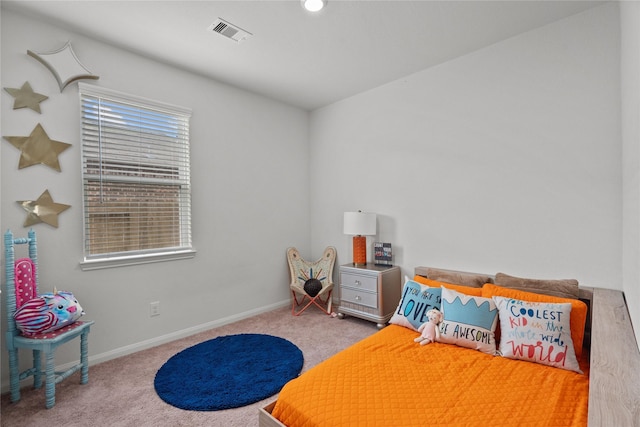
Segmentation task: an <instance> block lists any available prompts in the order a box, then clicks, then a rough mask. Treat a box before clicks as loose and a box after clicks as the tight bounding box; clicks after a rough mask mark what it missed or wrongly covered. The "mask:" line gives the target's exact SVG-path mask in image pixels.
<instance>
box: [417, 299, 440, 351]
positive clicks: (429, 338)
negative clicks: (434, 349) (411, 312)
mask: <svg viewBox="0 0 640 427" xmlns="http://www.w3.org/2000/svg"><path fill="white" fill-rule="evenodd" d="M427 319H429V320H428V321H426V322H424V323H423V324H422V325H420V327H419V328H418V332H421V335H420V336H419V337H418V338H416V339H415V340H414V341H415V342H419V343H420V345H425V344H429V343H431V342H435V341H436V340H438V339H439V338H440V328H438V325H439V324H440V322H442V313H441V312H440V310H438V309H437V308H433V309H431V310H429V311H427Z"/></svg>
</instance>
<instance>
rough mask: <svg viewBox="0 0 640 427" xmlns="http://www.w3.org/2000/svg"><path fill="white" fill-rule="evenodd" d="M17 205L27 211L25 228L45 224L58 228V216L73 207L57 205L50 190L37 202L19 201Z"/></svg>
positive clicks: (45, 191)
mask: <svg viewBox="0 0 640 427" xmlns="http://www.w3.org/2000/svg"><path fill="white" fill-rule="evenodd" d="M16 203H18V204H19V205H20V206H22V209H24V210H25V211H27V218H26V219H25V220H24V224H23V227H29V226H31V225H33V224H39V223H41V222H44V223H45V224H49V225H50V226H52V227H55V228H58V215H59V214H60V213H61V212H63V211H66V210H67V209H69V208H70V207H71V206H70V205H64V204H62V203H55V202H54V201H53V198H52V197H51V194H49V190H44V193H42V194H41V195H40V197H38V199H37V200H18V201H17V202H16Z"/></svg>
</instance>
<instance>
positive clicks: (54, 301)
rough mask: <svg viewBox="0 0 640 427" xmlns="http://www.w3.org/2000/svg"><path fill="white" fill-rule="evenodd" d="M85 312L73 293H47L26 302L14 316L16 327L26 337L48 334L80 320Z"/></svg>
mask: <svg viewBox="0 0 640 427" xmlns="http://www.w3.org/2000/svg"><path fill="white" fill-rule="evenodd" d="M83 314H84V311H83V310H82V307H81V306H80V304H79V303H78V300H76V298H75V297H74V296H73V294H72V293H71V292H65V291H56V292H55V293H46V294H42V295H40V296H37V297H35V298H32V299H30V300H29V301H27V302H25V303H24V304H23V305H22V306H21V307H20V308H19V309H17V310H16V312H15V313H14V314H13V318H14V320H15V321H16V327H17V328H18V329H19V330H20V331H21V332H22V333H23V334H24V335H26V336H31V335H35V334H40V333H47V332H51V331H55V330H56V329H60V328H63V327H65V326H67V325H70V324H72V323H73V322H75V321H76V320H78V319H79V318H80V317H81V316H82V315H83Z"/></svg>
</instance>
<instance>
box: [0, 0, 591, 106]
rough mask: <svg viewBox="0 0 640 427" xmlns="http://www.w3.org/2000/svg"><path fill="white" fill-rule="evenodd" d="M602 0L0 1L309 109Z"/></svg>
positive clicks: (223, 80)
mask: <svg viewBox="0 0 640 427" xmlns="http://www.w3.org/2000/svg"><path fill="white" fill-rule="evenodd" d="M602 3H603V2H601V1H577V0H575V1H541V0H537V1H520V0H512V1H484V0H475V1H474V0H472V1H454V0H445V1H435V0H420V1H398V0H387V1H371V0H360V1H354V0H352V1H346V0H329V2H328V4H327V6H326V7H325V9H323V10H322V11H321V12H319V13H316V14H312V13H310V12H307V11H305V10H304V9H302V7H301V5H300V1H299V0H285V1H273V0H258V1H243V0H235V1H159V0H155V1H152V0H145V1H32V0H27V1H25V0H23V1H6V0H3V1H2V8H4V9H10V10H14V11H18V12H22V13H26V14H29V15H32V16H35V17H37V18H44V19H45V20H46V21H47V22H51V23H53V24H56V25H61V26H63V27H64V28H67V29H69V30H70V31H72V32H78V33H82V34H86V35H88V36H90V37H93V38H95V39H98V40H101V41H104V42H107V43H110V44H113V45H116V46H119V47H121V48H124V49H127V50H130V51H132V52H135V53H137V54H140V55H143V56H146V57H149V58H153V59H155V60H158V61H161V62H164V63H168V64H171V65H174V66H177V67H181V68H184V69H187V70H190V71H193V72H195V73H198V74H200V75H204V76H208V77H211V78H213V79H215V80H218V81H221V82H224V83H227V84H230V85H233V86H237V87H241V88H243V89H246V90H249V91H252V92H256V93H259V94H262V95H265V96H267V97H270V98H273V99H277V100H281V101H283V102H285V103H288V104H291V105H294V106H298V107H300V108H303V109H306V110H314V109H316V108H319V107H322V106H325V105H328V104H331V103H333V102H336V101H339V100H341V99H344V98H347V97H349V96H351V95H355V94H357V93H360V92H363V91H366V90H369V89H371V88H374V87H377V86H380V85H382V84H385V83H388V82H390V81H393V80H396V79H399V78H401V77H404V76H407V75H410V74H412V73H415V72H417V71H420V70H423V69H426V68H429V67H432V66H434V65H437V64H439V63H442V62H445V61H448V60H450V59H453V58H456V57H458V56H461V55H464V54H467V53H469V52H472V51H474V50H477V49H480V48H482V47H485V46H488V45H491V44H493V43H496V42H498V41H500V40H504V39H506V38H509V37H512V36H515V35H517V34H519V33H523V32H526V31H529V30H532V29H534V28H537V27H540V26H543V25H546V24H549V23H551V22H554V21H557V20H559V19H563V18H565V17H567V16H570V15H573V14H576V13H580V12H583V11H585V10H587V9H589V8H591V7H595V6H598V5H600V4H602ZM217 18H222V19H224V20H226V21H228V22H230V23H232V24H234V25H236V26H238V27H241V28H242V29H244V30H246V31H248V32H250V33H252V34H253V36H252V37H250V38H248V39H247V40H245V41H242V42H240V43H238V42H235V41H233V40H230V39H228V38H225V37H224V36H222V35H220V34H217V33H214V32H212V31H210V30H208V27H209V26H210V25H211V24H212V23H213V22H214V21H215V20H216V19H217ZM71 41H73V39H72V38H71ZM58 47H59V46H50V47H46V46H43V47H42V49H41V50H39V52H46V51H50V50H54V49H56V48H58ZM89 68H90V67H89Z"/></svg>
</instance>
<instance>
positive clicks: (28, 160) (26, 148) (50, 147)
mask: <svg viewBox="0 0 640 427" xmlns="http://www.w3.org/2000/svg"><path fill="white" fill-rule="evenodd" d="M3 138H4V139H6V140H7V141H9V142H10V143H11V145H13V146H14V147H16V148H17V149H18V150H20V151H21V152H22V154H21V155H20V162H19V163H18V169H23V168H26V167H28V166H33V165H37V164H42V165H47V166H49V167H50V168H52V169H55V170H57V171H58V172H60V171H61V169H60V162H59V161H58V155H59V154H60V153H62V152H63V151H64V150H66V149H67V148H69V147H71V144H67V143H65V142H60V141H55V140H53V139H51V138H49V135H47V133H46V132H45V131H44V128H43V127H42V125H41V124H40V123H38V124H37V125H36V127H35V128H34V129H33V130H32V131H31V135H29V136H5V137H3Z"/></svg>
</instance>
